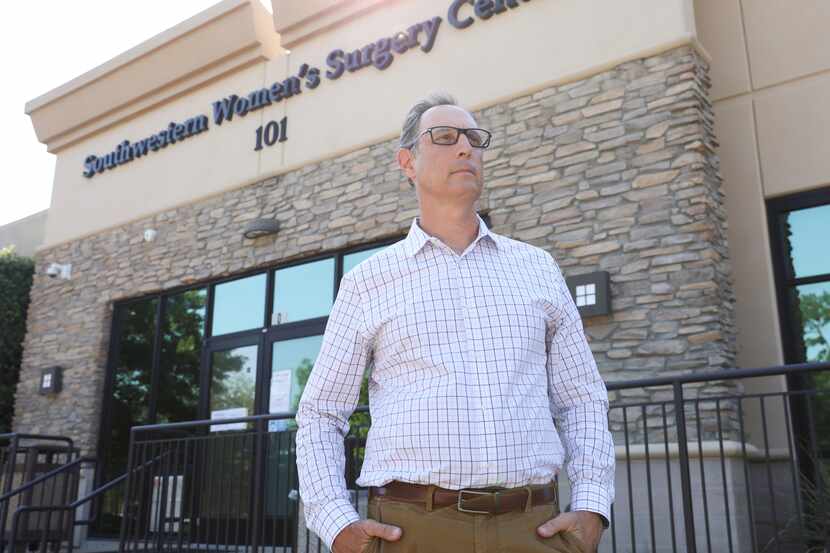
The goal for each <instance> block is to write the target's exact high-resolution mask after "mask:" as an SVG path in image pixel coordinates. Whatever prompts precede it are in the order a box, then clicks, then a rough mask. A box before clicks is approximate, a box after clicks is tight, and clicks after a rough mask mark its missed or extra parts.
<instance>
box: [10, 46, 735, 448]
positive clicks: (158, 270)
mask: <svg viewBox="0 0 830 553" xmlns="http://www.w3.org/2000/svg"><path fill="white" fill-rule="evenodd" d="M707 69H708V67H707V64H706V62H705V61H704V60H703V59H702V58H701V57H700V56H699V55H698V54H697V53H696V52H695V51H694V50H693V49H691V48H688V47H683V48H678V49H676V50H673V51H670V52H666V53H664V54H662V55H657V56H653V57H650V58H646V59H642V60H636V61H632V62H628V63H624V64H622V65H620V66H618V67H616V68H614V69H611V70H609V71H606V72H603V73H601V74H598V75H596V76H593V77H591V78H588V79H584V80H581V81H579V82H573V83H569V84H566V85H562V86H556V87H551V88H548V89H545V90H541V91H539V92H536V93H535V94H532V95H527V96H522V97H519V98H515V99H513V100H512V101H510V102H508V103H502V104H498V105H494V106H492V107H489V108H486V109H484V110H482V111H481V112H478V113H476V114H475V116H476V117H477V119H478V121H479V123H480V124H481V126H483V127H486V128H490V129H492V130H493V131H494V133H495V139H494V144H493V146H492V147H491V149H490V150H489V151H487V153H486V158H485V159H486V180H485V191H484V193H483V196H482V200H481V208H482V210H488V211H489V213H490V216H491V220H492V224H493V228H494V230H495V231H496V232H499V233H502V234H505V235H508V236H511V237H514V238H517V239H519V240H523V241H526V242H530V243H532V244H535V245H537V246H540V247H542V248H545V249H547V250H549V251H550V252H551V253H553V254H554V256H555V257H556V259H557V260H558V261H559V263H560V265H561V266H562V268H563V271H564V272H565V273H566V274H568V275H572V274H578V273H581V272H589V271H594V270H598V269H599V270H607V271H609V272H610V274H611V289H612V297H613V301H612V306H613V314H612V315H611V316H607V317H597V318H592V319H589V320H586V321H585V325H586V331H587V334H588V336H589V339H590V341H591V346H592V349H593V351H594V353H595V355H596V359H597V363H598V364H599V367H600V370H601V371H602V373H603V375H604V377H605V378H606V380H608V381H612V380H620V379H628V378H638V377H646V376H653V375H663V374H676V373H679V372H685V371H699V370H706V369H718V368H723V367H730V366H733V361H734V350H735V345H734V334H735V331H734V324H733V309H732V304H733V301H734V299H733V294H732V290H731V287H730V284H729V265H728V252H727V244H726V219H725V210H724V202H723V193H722V187H721V181H720V177H719V175H718V160H717V157H716V155H715V154H714V148H715V140H714V137H713V133H712V109H711V105H710V103H709V100H708V93H707V90H708V87H709V83H708V79H707ZM462 101H463V99H462ZM401 118H403V114H401ZM395 151H396V141H394V140H391V141H387V142H384V143H381V144H377V145H374V146H371V147H367V148H364V149H361V150H358V151H355V152H352V153H350V154H348V155H345V156H341V157H338V158H335V159H329V160H325V161H321V162H319V163H315V164H312V165H308V166H306V167H303V168H302V169H299V170H297V171H293V172H290V173H287V174H285V175H281V176H278V177H275V178H270V179H267V180H264V181H262V182H260V183H257V184H254V185H251V186H247V187H244V188H239V189H236V190H231V191H229V192H226V193H224V194H221V195H217V196H214V197H211V198H207V199H203V200H200V201H198V202H196V203H194V204H191V205H187V206H182V207H179V208H176V209H171V210H168V211H165V212H162V213H158V214H156V215H154V216H151V217H147V218H145V219H143V220H140V221H135V222H132V223H129V224H126V225H124V226H121V227H118V228H115V229H111V230H107V231H104V232H100V233H98V234H96V235H94V236H90V237H87V238H83V239H80V240H75V241H72V242H70V243H66V244H62V245H59V246H56V247H54V248H51V249H49V250H47V251H42V252H40V253H39V254H38V256H37V261H38V267H39V268H41V269H42V268H43V266H44V265H45V264H46V263H48V262H50V261H58V262H61V263H72V279H71V280H69V281H63V280H58V279H50V278H48V277H46V276H45V275H44V274H43V271H42V270H40V271H38V273H37V275H36V277H35V281H34V286H33V289H32V303H31V306H30V308H29V321H28V334H27V338H26V342H25V353H24V361H23V367H22V373H21V381H20V385H19V387H18V393H17V405H16V415H15V421H14V428H15V430H17V431H26V432H37V433H49V434H65V435H70V436H72V437H74V438H76V439H77V440H78V442H79V444H80V445H81V446H82V448H83V449H84V450H85V451H87V452H91V451H94V447H95V444H96V441H97V433H98V425H99V418H100V408H101V403H102V394H103V385H104V378H105V372H106V364H107V349H108V345H109V332H110V323H111V316H112V305H113V302H114V301H118V300H122V299H126V298H130V297H135V296H139V295H142V294H146V293H149V292H153V291H160V290H165V289H169V288H171V287H174V286H180V285H183V284H189V283H197V282H201V281H204V280H207V279H213V278H218V277H223V276H228V275H233V274H234V273H238V272H240V271H243V270H249V269H252V268H255V267H261V266H268V265H273V264H276V263H279V262H282V261H288V260H291V259H297V258H301V257H304V256H308V255H311V254H315V253H319V252H321V251H326V250H333V249H336V248H341V247H344V246H347V245H355V244H360V243H364V242H368V241H372V240H376V239H380V238H383V237H388V236H391V235H402V234H403V233H405V231H406V230H407V229H408V226H409V224H410V222H411V220H412V218H413V217H414V216H415V215H416V214H417V202H416V199H415V196H414V192H413V191H412V190H411V189H410V187H409V185H408V184H407V182H406V180H405V179H404V177H403V176H402V175H401V173H400V172H399V171H398V169H397V165H396V163H395ZM270 216H274V217H276V218H277V219H279V220H280V222H281V223H282V228H283V230H282V231H281V232H280V234H279V235H278V236H277V237H276V238H273V237H271V238H268V237H266V238H260V239H257V240H253V241H251V240H245V239H244V238H242V232H241V231H242V228H243V227H244V225H245V223H246V221H247V220H249V219H251V218H255V217H270ZM145 228H155V229H157V230H158V236H157V238H156V240H155V241H154V242H151V243H146V242H144V241H143V239H142V233H143V230H144V229H145ZM55 364H57V365H61V366H63V367H65V373H64V390H63V391H62V392H61V393H60V394H59V395H57V396H56V397H54V398H50V397H44V396H40V395H38V393H37V384H38V378H39V374H40V369H41V368H42V367H47V366H50V365H55ZM724 389H726V387H724V386H718V385H707V389H706V390H704V392H705V393H713V392H718V391H722V390H724ZM660 394H663V395H662V396H661V395H660ZM622 396H634V397H643V398H646V397H663V398H665V397H666V396H665V392H654V391H649V392H644V391H634V392H632V394H622ZM615 399H619V398H615ZM615 417H616V415H615V414H614V413H612V419H613V418H615ZM632 417H635V418H636V413H632ZM629 420H632V419H631V418H630V419H629ZM615 427H616V428H617V429H619V424H618V421H615Z"/></svg>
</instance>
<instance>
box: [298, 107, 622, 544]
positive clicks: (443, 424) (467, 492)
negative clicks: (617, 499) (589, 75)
mask: <svg viewBox="0 0 830 553" xmlns="http://www.w3.org/2000/svg"><path fill="white" fill-rule="evenodd" d="M489 143H490V134H489V133H488V132H487V131H485V130H481V129H477V124H476V122H475V120H474V119H473V117H472V115H471V114H470V113H468V112H467V111H465V110H464V109H462V108H460V107H459V106H457V105H456V104H455V101H454V100H453V99H452V98H451V97H449V96H446V95H433V96H430V97H429V98H427V99H426V100H424V101H421V102H419V103H418V104H416V105H415V106H414V107H413V108H412V109H411V110H410V112H409V114H408V116H407V118H406V121H405V123H404V127H403V132H402V134H401V141H400V145H401V148H400V150H399V152H398V162H399V165H400V167H401V169H402V170H403V172H404V173H405V174H406V176H407V177H408V178H409V181H410V184H411V185H412V186H414V188H415V191H416V194H417V197H418V204H419V216H418V217H416V218H415V220H413V222H412V225H411V227H410V231H409V234H408V236H407V237H406V239H405V240H402V241H401V242H398V243H397V244H394V245H393V246H391V247H389V248H387V249H385V250H384V251H382V252H380V253H378V254H376V255H374V256H373V257H371V258H370V259H368V260H366V261H364V262H363V263H361V264H360V265H358V266H357V267H356V268H355V269H353V270H352V271H351V272H349V273H348V274H346V275H345V276H344V277H343V280H342V282H341V285H340V290H339V292H338V295H337V299H336V301H335V304H334V306H333V308H332V311H331V315H330V317H329V321H328V325H327V327H326V333H325V336H324V339H323V345H322V347H321V350H320V353H319V355H318V357H317V360H316V362H315V365H314V369H313V371H312V373H311V376H310V378H309V381H308V384H307V385H306V389H305V392H304V394H303V397H302V400H301V402H300V407H299V410H298V412H297V423H298V426H299V430H298V433H297V467H298V470H299V476H300V494H301V497H302V499H303V502H304V507H305V514H306V521H307V523H308V525H309V527H310V528H311V529H312V530H314V531H315V532H316V533H317V534H318V535H319V536H320V537H321V538H322V540H323V541H324V542H325V543H326V545H328V546H329V547H330V548H332V550H333V551H334V553H360V552H362V551H379V550H382V551H383V552H385V553H390V552H396V551H401V552H403V551H406V552H411V551H416V550H417V551H421V552H427V553H444V552H446V553H464V552H470V553H473V552H475V553H501V552H505V553H506V552H511V553H521V552H532V551H548V552H549V551H551V550H553V551H559V552H561V553H577V552H578V553H590V552H593V551H595V550H596V547H597V544H598V543H599V540H600V537H601V534H602V530H603V526H607V519H608V517H609V512H610V505H611V502H612V501H613V497H614V486H613V478H614V447H613V443H612V440H611V435H610V433H609V432H608V426H607V410H608V398H607V391H606V389H605V385H604V384H603V382H602V380H601V378H600V376H599V373H598V372H597V369H596V364H595V362H594V359H593V356H592V355H591V352H590V350H589V348H588V344H587V342H586V340H585V335H584V332H583V329H582V323H581V320H580V318H579V314H578V312H577V310H576V307H575V306H574V303H573V300H572V299H571V296H570V294H569V292H568V289H567V286H566V285H565V282H564V279H563V277H562V274H561V272H560V270H559V268H558V266H557V264H556V263H555V261H554V260H553V258H552V257H551V256H550V255H549V254H548V253H547V252H545V251H544V250H542V249H540V248H537V247H534V246H531V245H529V244H525V243H523V242H519V241H516V240H511V239H509V238H507V237H504V236H501V235H498V234H495V233H493V232H491V231H490V230H488V228H487V227H486V225H485V224H484V223H483V221H482V220H481V219H480V218H479V216H478V215H477V213H476V211H475V207H474V204H475V203H476V201H477V200H478V199H479V197H480V195H481V190H482V186H483V174H482V169H483V162H482V153H483V151H484V149H485V148H486V147H487V146H488V145H489ZM370 363H371V364H372V365H373V368H372V372H371V378H370V384H369V395H370V401H369V404H370V408H371V414H372V427H371V429H370V431H369V435H368V438H367V444H366V451H365V459H364V463H363V467H362V470H361V474H360V478H359V479H358V484H360V485H362V486H368V487H369V488H370V489H369V496H370V500H369V519H367V520H359V517H358V514H357V512H356V511H355V509H354V508H353V507H352V505H351V503H350V501H349V494H348V492H347V490H346V485H345V478H344V464H345V460H344V449H343V438H344V436H345V434H346V433H347V432H348V419H349V416H350V415H351V413H352V412H353V410H354V408H355V406H356V403H357V400H358V393H359V389H360V383H361V379H362V376H363V373H364V369H365V368H366V366H367V365H368V364H370ZM554 421H556V425H557V426H558V433H557V429H556V428H555V427H554ZM560 436H561V439H560ZM566 459H567V470H568V477H569V479H570V482H571V488H572V490H571V508H572V509H571V512H567V513H562V514H560V512H559V504H558V498H557V497H556V488H555V484H554V478H555V476H556V474H557V473H558V471H559V469H560V467H561V466H562V465H563V464H566Z"/></svg>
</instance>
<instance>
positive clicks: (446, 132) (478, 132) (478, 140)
mask: <svg viewBox="0 0 830 553" xmlns="http://www.w3.org/2000/svg"><path fill="white" fill-rule="evenodd" d="M427 133H429V138H430V139H431V140H432V143H433V144H437V145H439V146H452V145H453V144H456V143H457V142H458V137H459V136H461V135H462V134H463V135H464V136H466V137H467V141H468V142H469V143H470V146H472V147H473V148H486V147H488V146H489V145H490V138H491V137H492V134H491V133H490V131H485V130H484V129H459V128H458V127H445V126H441V127H430V128H428V129H426V130H425V131H424V132H422V133H421V134H419V135H418V138H416V139H415V143H417V142H418V140H420V139H421V137H422V136H424V135H425V134H427Z"/></svg>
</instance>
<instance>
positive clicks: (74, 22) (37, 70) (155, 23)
mask: <svg viewBox="0 0 830 553" xmlns="http://www.w3.org/2000/svg"><path fill="white" fill-rule="evenodd" d="M217 1H218V0H142V1H141V2H127V1H125V0H74V1H72V2H61V1H59V0H50V1H47V2H43V1H40V2H38V1H34V0H27V1H24V2H9V3H7V5H6V6H5V7H4V10H5V11H4V13H5V17H4V24H3V29H2V31H1V32H0V56H2V58H0V59H2V67H3V71H4V74H3V82H4V83H5V84H3V85H0V123H2V126H3V132H2V133H0V163H2V166H3V167H5V169H4V171H3V177H2V180H0V182H1V183H2V184H0V187H2V192H0V225H5V224H6V223H10V222H12V221H16V220H18V219H22V218H23V217H26V216H27V215H31V214H33V213H37V212H38V211H41V210H43V209H47V208H48V207H49V203H50V199H51V195H52V179H53V177H54V172H55V156H54V155H52V154H49V153H47V152H46V146H45V145H44V144H41V143H40V142H38V140H37V137H35V132H34V129H33V128H32V122H31V119H29V116H28V115H26V114H25V113H24V108H25V105H26V102H28V101H29V100H32V99H34V98H37V97H38V96H41V95H42V94H44V93H46V92H49V91H50V90H52V89H54V88H56V87H58V86H60V85H62V84H64V83H65V82H67V81H70V80H72V79H74V78H75V77H77V76H79V75H82V74H83V73H85V72H87V71H89V70H90V69H92V68H94V67H97V66H99V65H101V64H102V63H104V62H106V61H107V60H110V59H112V58H114V57H115V56H117V55H118V54H120V53H122V52H124V51H125V50H129V49H130V48H132V47H133V46H136V45H138V44H140V43H142V42H144V41H145V40H147V39H149V38H152V37H153V36H155V35H157V34H159V33H160V32H162V31H164V30H166V29H169V28H170V27H173V26H174V25H176V24H178V23H180V22H182V21H184V20H185V19H188V18H189V17H192V16H193V15H196V14H197V13H199V12H201V11H203V10H205V9H207V8H209V7H210V6H212V5H214V4H216V3H217ZM262 4H263V5H264V6H265V8H266V9H268V10H269V11H270V10H271V2H270V1H268V0H266V1H264V2H262Z"/></svg>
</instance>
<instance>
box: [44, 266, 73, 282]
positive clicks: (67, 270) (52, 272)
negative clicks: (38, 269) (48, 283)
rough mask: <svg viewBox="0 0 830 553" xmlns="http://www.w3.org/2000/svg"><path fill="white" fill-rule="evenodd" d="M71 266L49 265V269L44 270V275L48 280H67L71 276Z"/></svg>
mask: <svg viewBox="0 0 830 553" xmlns="http://www.w3.org/2000/svg"><path fill="white" fill-rule="evenodd" d="M71 271H72V265H70V264H68V263H67V264H66V265H61V264H60V263H50V264H49V267H47V268H46V275H47V276H48V277H49V278H58V277H60V278H62V279H64V280H68V279H69V278H70V276H71V275H72V273H71Z"/></svg>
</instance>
